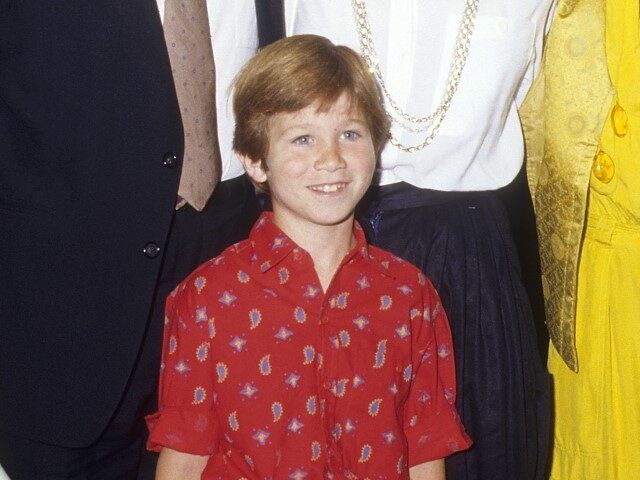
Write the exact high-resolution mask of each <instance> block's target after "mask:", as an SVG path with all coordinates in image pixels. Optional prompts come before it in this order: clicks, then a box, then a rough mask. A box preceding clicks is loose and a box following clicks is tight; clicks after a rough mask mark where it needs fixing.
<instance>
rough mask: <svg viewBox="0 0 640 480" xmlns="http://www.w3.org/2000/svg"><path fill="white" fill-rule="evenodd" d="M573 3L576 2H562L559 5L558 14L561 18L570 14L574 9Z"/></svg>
mask: <svg viewBox="0 0 640 480" xmlns="http://www.w3.org/2000/svg"><path fill="white" fill-rule="evenodd" d="M573 3H574V2H561V3H560V5H558V16H559V17H560V18H565V17H567V16H569V14H570V13H571V12H572V11H573Z"/></svg>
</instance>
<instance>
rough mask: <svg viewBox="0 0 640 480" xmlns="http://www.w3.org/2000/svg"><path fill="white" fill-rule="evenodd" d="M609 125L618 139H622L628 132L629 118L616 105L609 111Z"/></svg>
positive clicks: (622, 109)
mask: <svg viewBox="0 0 640 480" xmlns="http://www.w3.org/2000/svg"><path fill="white" fill-rule="evenodd" d="M611 123H612V124H613V131H614V132H615V134H616V135H617V136H618V137H624V136H625V135H626V134H627V132H628V131H629V117H628V116H627V112H626V111H625V109H624V108H622V107H621V106H620V105H619V104H618V103H616V106H615V107H613V110H612V111H611Z"/></svg>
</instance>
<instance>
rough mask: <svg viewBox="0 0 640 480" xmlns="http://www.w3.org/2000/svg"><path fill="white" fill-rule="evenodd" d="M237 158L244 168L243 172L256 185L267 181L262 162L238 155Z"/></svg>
mask: <svg viewBox="0 0 640 480" xmlns="http://www.w3.org/2000/svg"><path fill="white" fill-rule="evenodd" d="M238 158H239V159H240V161H241V162H242V165H243V166H244V170H245V172H247V175H249V177H251V180H253V181H254V182H255V183H256V184H258V185H259V184H261V183H264V182H266V181H267V172H265V171H264V168H262V163H263V162H262V161H260V160H254V159H252V158H249V157H247V156H246V155H240V154H239V155H238Z"/></svg>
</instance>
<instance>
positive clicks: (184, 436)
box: [145, 408, 220, 455]
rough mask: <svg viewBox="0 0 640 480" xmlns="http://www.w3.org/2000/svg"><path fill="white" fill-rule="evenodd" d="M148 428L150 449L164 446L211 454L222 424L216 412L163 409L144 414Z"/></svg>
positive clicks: (215, 447) (154, 449)
mask: <svg viewBox="0 0 640 480" xmlns="http://www.w3.org/2000/svg"><path fill="white" fill-rule="evenodd" d="M145 420H146V422H147V428H148V429H149V432H150V433H149V439H148V440H147V450H150V451H152V452H159V451H160V450H162V448H163V447H167V448H170V449H172V450H176V451H179V452H183V453H191V454H193V455H211V454H213V453H215V451H216V450H217V448H218V443H219V436H220V426H219V424H218V420H217V418H216V417H215V415H214V413H213V412H210V413H209V414H206V413H203V412H193V411H189V410H178V409H173V408H164V409H162V410H160V411H159V412H157V413H154V414H152V415H148V416H147V417H145Z"/></svg>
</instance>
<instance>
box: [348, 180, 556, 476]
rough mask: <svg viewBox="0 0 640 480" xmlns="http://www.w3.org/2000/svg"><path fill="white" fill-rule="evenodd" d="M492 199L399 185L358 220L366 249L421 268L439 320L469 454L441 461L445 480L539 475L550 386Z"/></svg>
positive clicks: (373, 200) (499, 205)
mask: <svg viewBox="0 0 640 480" xmlns="http://www.w3.org/2000/svg"><path fill="white" fill-rule="evenodd" d="M502 193H504V192H501V191H500V190H498V191H491V192H440V191H434V190H425V189H419V188H416V187H413V186H411V185H408V184H406V183H399V184H394V185H389V186H384V187H378V188H376V189H375V190H373V191H372V192H371V193H370V195H369V198H368V199H367V202H366V204H365V206H364V208H363V210H362V212H361V213H360V215H359V220H360V223H361V224H362V226H363V228H364V229H365V231H366V233H367V236H368V239H369V241H370V242H371V243H372V244H374V245H377V246H379V247H381V248H383V249H385V250H388V251H390V252H392V253H394V254H396V255H398V256H399V257H401V258H404V259H406V260H408V261H410V262H412V263H413V264H415V265H416V266H418V267H420V268H422V270H423V271H424V272H425V273H426V274H427V275H428V276H429V278H430V279H431V281H432V282H433V284H434V285H435V287H436V289H437V290H438V292H439V294H440V296H441V298H442V302H443V305H444V307H445V310H446V312H447V315H448V317H449V323H450V325H451V331H452V335H453V341H454V349H455V358H456V372H457V401H456V406H457V408H458V411H459V413H460V415H461V417H462V421H463V423H464V425H465V427H466V428H467V431H468V433H469V435H470V436H471V438H472V439H473V440H474V445H473V446H472V447H471V449H470V450H468V451H467V452H462V453H458V454H455V455H453V456H451V457H449V458H447V460H446V470H447V479H448V480H501V479H503V480H530V479H531V480H533V479H542V478H545V473H546V467H547V461H548V450H549V448H548V446H549V440H550V416H551V408H550V404H551V401H550V381H549V376H548V374H547V372H546V369H545V368H543V365H542V362H541V360H540V355H539V353H538V347H537V340H536V331H535V327H534V321H533V315H532V311H531V306H530V302H529V298H528V296H527V293H526V291H525V288H524V286H523V283H522V278H521V270H520V264H519V260H518V254H517V251H516V249H515V246H514V242H513V238H512V234H511V227H510V223H509V219H508V216H507V212H506V209H505V205H504V204H503V202H502V200H501V196H500V195H501V194H502Z"/></svg>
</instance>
